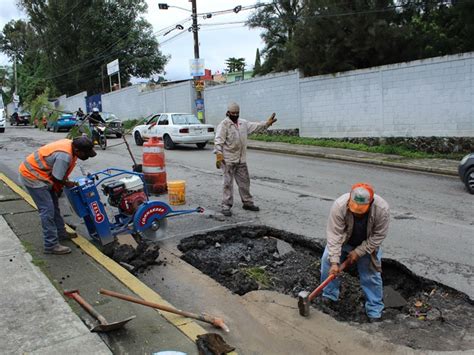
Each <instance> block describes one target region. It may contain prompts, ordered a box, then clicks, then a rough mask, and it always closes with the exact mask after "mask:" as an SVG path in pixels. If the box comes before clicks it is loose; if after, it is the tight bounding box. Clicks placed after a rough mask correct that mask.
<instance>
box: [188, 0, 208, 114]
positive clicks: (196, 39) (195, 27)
mask: <svg viewBox="0 0 474 355" xmlns="http://www.w3.org/2000/svg"><path fill="white" fill-rule="evenodd" d="M191 6H192V8H191V12H192V18H193V27H192V29H193V38H194V59H199V36H198V31H199V28H198V22H197V5H196V0H191ZM197 80H199V76H195V77H194V85H196V83H197ZM201 100H202V94H201V91H200V90H197V89H196V101H201ZM201 113H202V121H203V123H205V122H206V120H205V118H204V112H201ZM198 117H199V116H198Z"/></svg>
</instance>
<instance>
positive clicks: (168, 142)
mask: <svg viewBox="0 0 474 355" xmlns="http://www.w3.org/2000/svg"><path fill="white" fill-rule="evenodd" d="M163 141H164V143H165V149H168V150H172V149H174V148H175V147H176V145H175V144H174V142H173V140H172V139H171V137H170V136H168V135H165V136H164V137H163Z"/></svg>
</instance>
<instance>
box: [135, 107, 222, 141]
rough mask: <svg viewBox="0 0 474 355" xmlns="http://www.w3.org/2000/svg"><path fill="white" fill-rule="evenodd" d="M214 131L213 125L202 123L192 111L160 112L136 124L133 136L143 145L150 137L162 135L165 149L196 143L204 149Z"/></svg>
mask: <svg viewBox="0 0 474 355" xmlns="http://www.w3.org/2000/svg"><path fill="white" fill-rule="evenodd" d="M214 131H215V129H214V126H213V125H210V124H203V123H201V122H200V121H199V120H198V119H197V117H196V116H194V115H193V114H190V113H159V114H156V115H154V116H152V117H151V118H150V119H149V120H148V121H147V122H146V123H145V124H143V125H139V126H136V127H135V128H134V129H133V137H134V138H135V143H136V144H137V145H143V142H144V141H146V140H148V139H149V138H150V137H161V138H162V139H163V143H164V145H165V149H173V148H174V147H175V145H176V144H196V146H197V147H198V148H199V149H204V147H205V146H206V144H207V142H209V141H212V140H213V139H214V133H215V132H214Z"/></svg>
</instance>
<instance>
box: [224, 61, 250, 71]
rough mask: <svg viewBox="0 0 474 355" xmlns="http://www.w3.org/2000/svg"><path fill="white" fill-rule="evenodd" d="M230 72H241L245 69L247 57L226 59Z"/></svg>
mask: <svg viewBox="0 0 474 355" xmlns="http://www.w3.org/2000/svg"><path fill="white" fill-rule="evenodd" d="M225 64H226V65H227V71H228V72H229V73H235V72H241V71H244V69H245V58H234V57H230V58H228V59H227V60H226V61H225Z"/></svg>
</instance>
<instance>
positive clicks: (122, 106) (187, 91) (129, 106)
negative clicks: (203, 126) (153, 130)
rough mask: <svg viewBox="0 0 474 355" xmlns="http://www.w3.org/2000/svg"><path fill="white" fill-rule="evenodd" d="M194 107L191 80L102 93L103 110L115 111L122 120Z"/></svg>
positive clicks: (186, 110)
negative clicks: (151, 88) (146, 89)
mask: <svg viewBox="0 0 474 355" xmlns="http://www.w3.org/2000/svg"><path fill="white" fill-rule="evenodd" d="M193 107H194V90H193V89H192V86H191V82H189V81H187V82H183V83H178V84H172V85H169V86H164V87H160V88H158V89H155V90H149V91H143V92H142V91H141V86H140V85H134V86H130V87H126V88H123V89H121V90H118V91H113V92H110V93H108V94H104V95H102V111H104V112H113V113H114V114H115V115H116V116H117V117H118V118H120V119H122V120H128V119H132V118H141V117H145V116H148V115H150V114H153V113H158V112H193Z"/></svg>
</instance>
